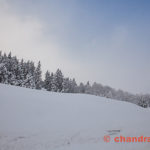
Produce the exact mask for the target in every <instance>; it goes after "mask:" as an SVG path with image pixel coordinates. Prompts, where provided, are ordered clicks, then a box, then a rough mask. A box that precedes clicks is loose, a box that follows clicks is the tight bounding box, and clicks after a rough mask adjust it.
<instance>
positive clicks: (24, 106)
mask: <svg viewBox="0 0 150 150" xmlns="http://www.w3.org/2000/svg"><path fill="white" fill-rule="evenodd" d="M104 135H109V136H110V138H111V141H110V142H109V143H105V142H104V140H103V137H104ZM120 135H122V136H125V137H129V136H130V137H135V136H137V137H139V136H147V137H148V136H149V137H150V109H144V108H141V107H139V106H136V105H134V104H131V103H126V102H121V101H115V100H111V99H106V98H101V97H96V96H90V95H83V94H61V93H52V92H46V91H38V90H32V89H26V88H20V87H14V86H9V85H3V84H0V150H149V149H150V142H149V143H148V142H145V143H115V142H114V141H113V138H114V137H116V136H120Z"/></svg>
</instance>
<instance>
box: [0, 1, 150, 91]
mask: <svg viewBox="0 0 150 150" xmlns="http://www.w3.org/2000/svg"><path fill="white" fill-rule="evenodd" d="M0 49H1V50H2V51H3V52H7V53H8V52H9V51H12V54H13V55H17V56H18V57H19V58H25V59H26V60H27V59H30V60H33V61H35V62H37V61H38V60H41V63H42V69H43V71H46V69H48V70H49V71H53V72H55V71H56V69H57V68H60V69H61V70H62V71H63V73H64V75H65V76H69V77H75V78H76V80H77V81H78V82H80V81H83V82H86V81H88V80H89V81H90V82H91V83H92V82H94V81H96V82H99V83H102V84H103V85H109V86H111V87H114V88H116V89H119V88H120V89H123V90H126V91H129V92H133V93H150V1H149V0H125V1H124V0H30V1H29V0H0Z"/></svg>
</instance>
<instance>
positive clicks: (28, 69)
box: [0, 51, 150, 108]
mask: <svg viewBox="0 0 150 150" xmlns="http://www.w3.org/2000/svg"><path fill="white" fill-rule="evenodd" d="M0 83H4V84H10V85H15V86H21V87H26V88H32V89H39V90H40V89H42V88H44V89H46V90H47V91H53V92H64V93H85V94H92V95H96V96H101V97H106V98H111V99H116V100H121V101H128V102H131V103H134V104H137V105H139V106H141V107H144V108H146V107H150V95H149V94H146V95H134V94H131V93H128V92H124V91H122V90H115V89H113V88H111V87H109V86H103V85H102V84H99V83H96V82H94V83H93V84H90V82H89V81H88V82H87V83H86V84H84V83H82V82H81V83H80V84H79V85H77V83H76V81H75V79H70V78H68V77H64V75H63V73H62V71H61V70H60V69H57V70H56V72H55V73H53V72H49V71H46V73H45V77H44V80H42V71H41V62H40V61H39V62H38V64H37V66H35V64H34V62H32V61H24V60H23V59H22V60H21V61H19V60H18V59H17V57H16V56H12V54H11V52H10V53H9V54H8V55H6V54H5V53H4V54H2V52H1V51H0Z"/></svg>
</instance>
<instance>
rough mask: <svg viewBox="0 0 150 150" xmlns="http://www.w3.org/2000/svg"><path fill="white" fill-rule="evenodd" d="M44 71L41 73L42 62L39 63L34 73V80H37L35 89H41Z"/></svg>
mask: <svg viewBox="0 0 150 150" xmlns="http://www.w3.org/2000/svg"><path fill="white" fill-rule="evenodd" d="M41 75H42V71H41V63H40V61H39V62H38V65H37V68H36V69H35V73H34V80H35V88H36V89H41V87H42V86H41V81H42V77H41Z"/></svg>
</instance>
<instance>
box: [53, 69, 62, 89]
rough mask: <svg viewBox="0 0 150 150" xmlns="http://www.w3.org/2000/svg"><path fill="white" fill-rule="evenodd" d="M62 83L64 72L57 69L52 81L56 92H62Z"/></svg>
mask: <svg viewBox="0 0 150 150" xmlns="http://www.w3.org/2000/svg"><path fill="white" fill-rule="evenodd" d="M62 83H63V74H62V72H61V70H60V69H57V71H56V73H55V74H54V77H53V81H52V90H53V91H55V92H62V89H63V85H62Z"/></svg>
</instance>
